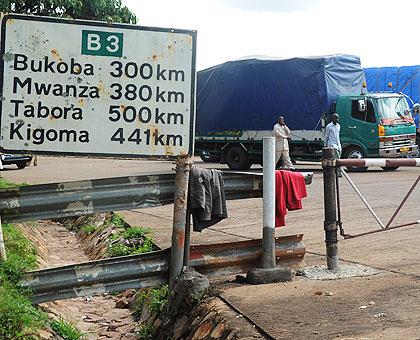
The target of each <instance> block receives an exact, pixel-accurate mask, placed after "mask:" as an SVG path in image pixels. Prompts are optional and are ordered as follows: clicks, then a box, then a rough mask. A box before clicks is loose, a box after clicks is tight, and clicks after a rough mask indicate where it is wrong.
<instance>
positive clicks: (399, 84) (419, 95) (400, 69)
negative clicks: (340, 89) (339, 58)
mask: <svg viewBox="0 0 420 340" xmlns="http://www.w3.org/2000/svg"><path fill="white" fill-rule="evenodd" d="M365 75H366V81H367V89H368V91H371V92H378V91H388V92H389V91H395V92H398V93H401V94H404V95H405V96H406V98H408V105H409V106H410V108H411V109H413V106H414V105H415V103H419V102H420V65H412V66H391V67H389V66H388V67H369V68H365ZM416 143H417V145H418V146H419V147H420V128H419V126H417V137H416Z"/></svg>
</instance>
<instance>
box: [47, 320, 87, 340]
mask: <svg viewBox="0 0 420 340" xmlns="http://www.w3.org/2000/svg"><path fill="white" fill-rule="evenodd" d="M51 328H52V329H53V330H54V331H55V332H57V334H58V335H60V336H61V337H62V338H63V339H64V340H79V339H84V338H85V337H86V335H85V334H84V333H82V332H81V331H79V330H78V329H77V328H76V326H75V325H74V323H73V322H68V321H66V320H64V319H63V318H61V317H60V318H59V319H58V320H54V321H52V322H51Z"/></svg>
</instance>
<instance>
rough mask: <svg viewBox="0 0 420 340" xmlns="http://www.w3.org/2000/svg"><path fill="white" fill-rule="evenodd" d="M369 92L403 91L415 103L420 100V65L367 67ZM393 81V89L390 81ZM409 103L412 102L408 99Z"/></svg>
mask: <svg viewBox="0 0 420 340" xmlns="http://www.w3.org/2000/svg"><path fill="white" fill-rule="evenodd" d="M365 73H366V83H367V90H368V91H369V92H381V91H387V92H391V91H392V92H402V93H404V94H406V95H407V96H409V97H410V98H411V99H412V100H413V101H414V103H419V102H420V65H415V66H401V67H370V68H366V69H365ZM389 82H392V89H391V88H390V87H388V83H389ZM407 102H408V104H409V105H410V106H411V105H412V103H411V102H410V101H409V100H408V101H407Z"/></svg>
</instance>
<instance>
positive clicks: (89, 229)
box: [81, 224, 97, 235]
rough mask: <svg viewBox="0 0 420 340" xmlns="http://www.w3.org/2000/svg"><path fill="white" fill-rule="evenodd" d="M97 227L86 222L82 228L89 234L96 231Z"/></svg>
mask: <svg viewBox="0 0 420 340" xmlns="http://www.w3.org/2000/svg"><path fill="white" fill-rule="evenodd" d="M96 229H97V228H96V226H94V225H92V224H86V225H84V226H83V227H82V228H81V230H82V231H83V232H84V233H85V234H88V235H90V234H93V233H94V232H95V231H96Z"/></svg>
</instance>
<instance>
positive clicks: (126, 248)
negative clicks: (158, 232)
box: [107, 214, 157, 257]
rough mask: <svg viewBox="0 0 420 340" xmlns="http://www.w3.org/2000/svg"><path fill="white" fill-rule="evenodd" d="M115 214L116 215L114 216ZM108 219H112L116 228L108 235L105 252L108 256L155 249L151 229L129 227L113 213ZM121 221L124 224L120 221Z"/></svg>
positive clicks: (139, 252)
mask: <svg viewBox="0 0 420 340" xmlns="http://www.w3.org/2000/svg"><path fill="white" fill-rule="evenodd" d="M115 216H117V217H115ZM110 221H114V222H115V223H116V224H114V223H112V224H114V225H115V226H116V227H117V230H116V231H115V232H114V233H113V235H112V236H111V237H110V240H111V242H110V243H109V245H108V251H107V254H108V256H110V257H116V256H125V255H133V254H142V253H148V252H150V251H153V250H156V249H157V247H156V246H155V244H154V243H153V239H152V237H151V229H150V228H143V227H137V226H135V227H130V226H129V225H128V224H127V223H125V222H124V220H122V218H121V217H119V216H118V215H117V214H115V215H114V216H113V217H112V218H111V219H110ZM121 221H123V222H124V224H123V223H122V222H121Z"/></svg>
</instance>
